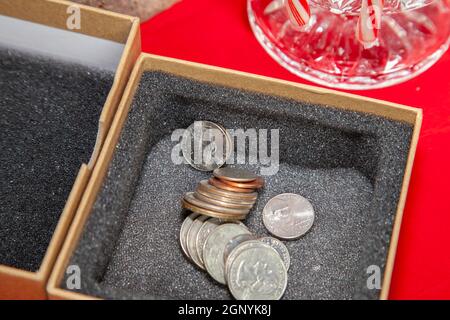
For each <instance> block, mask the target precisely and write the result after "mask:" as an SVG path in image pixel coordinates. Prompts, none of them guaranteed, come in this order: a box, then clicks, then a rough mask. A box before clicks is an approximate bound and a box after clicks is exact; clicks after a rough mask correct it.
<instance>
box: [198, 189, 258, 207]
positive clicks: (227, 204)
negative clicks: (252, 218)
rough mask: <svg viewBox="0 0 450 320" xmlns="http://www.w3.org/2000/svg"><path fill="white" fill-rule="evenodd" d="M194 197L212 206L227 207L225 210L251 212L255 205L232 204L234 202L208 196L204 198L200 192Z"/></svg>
mask: <svg viewBox="0 0 450 320" xmlns="http://www.w3.org/2000/svg"><path fill="white" fill-rule="evenodd" d="M194 197H196V198H197V199H198V200H201V201H205V202H208V203H210V204H213V205H216V206H221V207H225V208H231V209H246V210H250V209H251V208H252V207H253V205H251V204H250V205H249V204H239V203H232V202H226V201H220V200H216V199H214V198H209V197H207V196H204V195H202V194H201V193H199V192H194Z"/></svg>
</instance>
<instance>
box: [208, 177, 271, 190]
mask: <svg viewBox="0 0 450 320" xmlns="http://www.w3.org/2000/svg"><path fill="white" fill-rule="evenodd" d="M210 181H211V179H210ZM224 183H225V184H227V185H228V186H230V187H236V188H239V190H243V189H244V190H245V189H247V190H253V189H259V188H262V187H263V186H264V179H263V178H261V177H257V178H256V179H255V180H253V181H250V182H234V181H226V180H224ZM241 192H245V191H241Z"/></svg>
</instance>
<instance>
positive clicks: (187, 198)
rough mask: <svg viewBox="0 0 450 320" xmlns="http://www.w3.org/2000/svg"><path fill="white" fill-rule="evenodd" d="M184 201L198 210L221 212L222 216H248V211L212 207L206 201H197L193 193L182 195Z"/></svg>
mask: <svg viewBox="0 0 450 320" xmlns="http://www.w3.org/2000/svg"><path fill="white" fill-rule="evenodd" d="M183 199H184V200H185V201H187V202H189V203H191V204H193V205H194V206H196V207H200V208H204V209H207V210H212V211H216V212H221V213H224V214H237V215H241V214H248V211H249V209H247V208H246V209H232V208H225V207H222V206H218V205H214V204H211V203H209V202H206V201H202V200H199V199H197V198H196V197H194V193H193V192H186V193H185V194H184V198H183Z"/></svg>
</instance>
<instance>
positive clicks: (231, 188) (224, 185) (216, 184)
mask: <svg viewBox="0 0 450 320" xmlns="http://www.w3.org/2000/svg"><path fill="white" fill-rule="evenodd" d="M209 184H211V185H213V186H214V187H217V188H219V189H222V190H228V191H232V192H244V193H250V192H253V191H254V190H253V189H251V188H240V187H236V186H234V185H232V184H231V183H230V184H228V181H227V182H225V181H222V180H219V179H217V178H210V179H209Z"/></svg>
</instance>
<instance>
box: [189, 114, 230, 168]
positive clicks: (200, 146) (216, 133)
mask: <svg viewBox="0 0 450 320" xmlns="http://www.w3.org/2000/svg"><path fill="white" fill-rule="evenodd" d="M231 145H232V140H231V137H230V135H229V133H228V132H227V131H226V130H225V128H224V127H223V126H221V125H218V124H216V123H214V122H211V121H195V122H194V123H193V124H192V125H190V126H189V127H188V128H187V129H186V130H185V131H184V133H183V137H182V140H181V151H182V153H183V157H184V158H185V159H186V161H187V162H188V163H189V164H190V165H191V166H192V167H194V168H195V169H197V170H200V171H212V170H214V169H216V168H219V167H221V166H222V165H223V164H224V163H225V162H226V160H227V159H228V158H229V157H230V155H231V153H232V148H231Z"/></svg>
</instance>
